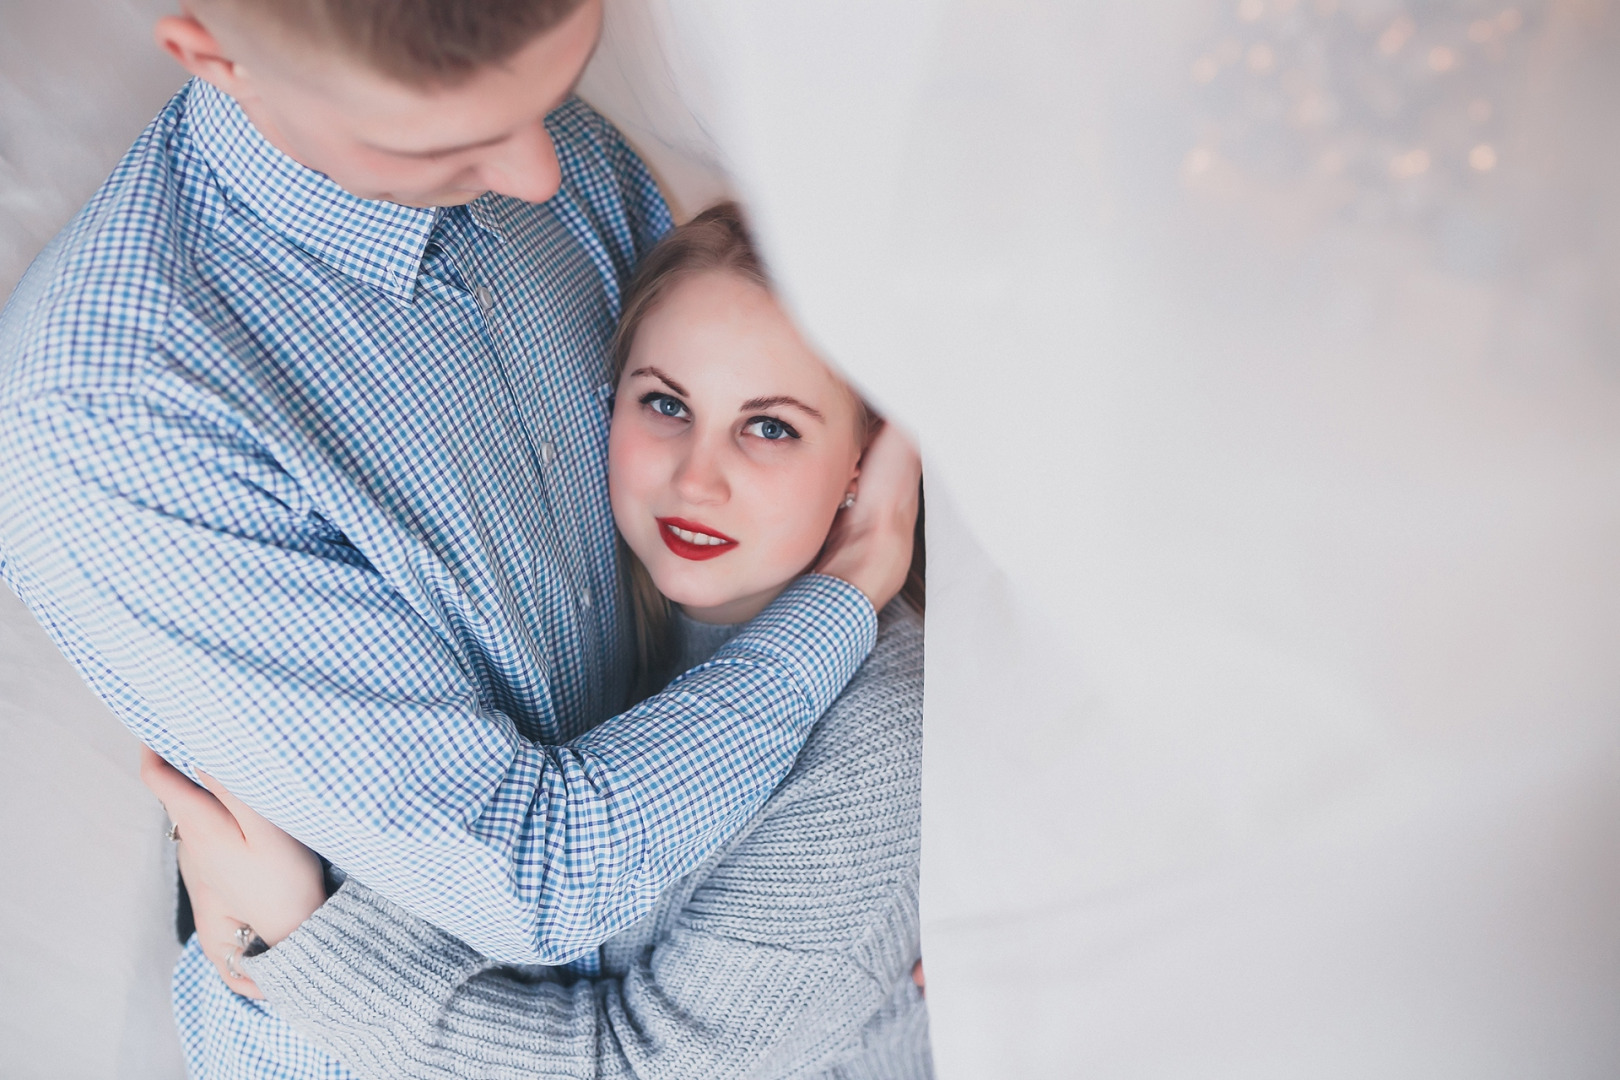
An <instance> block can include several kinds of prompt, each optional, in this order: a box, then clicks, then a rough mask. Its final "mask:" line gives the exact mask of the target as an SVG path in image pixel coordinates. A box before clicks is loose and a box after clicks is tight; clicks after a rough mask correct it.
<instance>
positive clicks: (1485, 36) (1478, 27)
mask: <svg viewBox="0 0 1620 1080" xmlns="http://www.w3.org/2000/svg"><path fill="white" fill-rule="evenodd" d="M1495 36H1496V24H1495V23H1493V22H1491V20H1489V19H1476V20H1475V21H1474V22H1472V23H1470V24H1469V27H1468V40H1469V41H1472V42H1473V43H1474V44H1476V45H1483V44H1485V43H1486V42H1487V41H1489V40H1491V38H1493V37H1495Z"/></svg>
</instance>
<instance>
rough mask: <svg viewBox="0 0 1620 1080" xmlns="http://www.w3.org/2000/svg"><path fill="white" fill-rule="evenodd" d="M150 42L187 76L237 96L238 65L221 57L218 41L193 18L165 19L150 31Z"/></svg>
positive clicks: (169, 17)
mask: <svg viewBox="0 0 1620 1080" xmlns="http://www.w3.org/2000/svg"><path fill="white" fill-rule="evenodd" d="M152 39H153V40H154V41H156V42H157V45H158V48H160V49H162V50H163V51H164V52H166V53H168V54H169V55H170V56H172V57H174V60H175V63H177V64H179V65H180V66H181V67H183V68H185V69H186V70H187V71H189V72H191V74H193V75H195V76H197V77H198V78H199V79H202V80H203V81H205V82H210V83H213V84H214V85H215V86H217V87H219V88H220V89H221V90H223V91H225V92H226V93H227V94H230V95H231V96H232V97H240V96H241V95H240V91H241V90H242V72H241V71H240V70H239V65H238V64H237V63H236V61H234V60H232V59H230V58H229V57H227V56H226V55H225V50H224V49H223V48H222V47H221V46H220V43H219V39H218V38H216V37H214V34H213V31H211V30H209V29H208V27H206V26H204V25H203V24H202V23H201V22H199V21H198V20H197V18H196V16H194V15H165V16H164V17H163V18H161V19H159V20H158V21H157V25H156V26H154V27H153V28H152Z"/></svg>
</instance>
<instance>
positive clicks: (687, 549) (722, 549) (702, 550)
mask: <svg viewBox="0 0 1620 1080" xmlns="http://www.w3.org/2000/svg"><path fill="white" fill-rule="evenodd" d="M656 520H657V522H658V535H659V536H662V537H663V538H664V546H665V547H667V548H669V550H671V551H673V552H674V553H675V554H677V555H679V556H680V557H681V558H683V559H691V560H692V561H693V562H702V561H703V560H704V559H712V558H714V557H715V556H716V555H724V554H725V553H726V552H728V551H730V550H731V549H732V548H734V547H736V546H737V541H735V540H733V539H732V538H731V537H729V536H727V535H725V534H724V533H718V532H715V531H714V530H713V529H711V528H709V527H708V526H707V525H699V524H698V523H697V522H695V521H687V520H686V519H685V518H673V517H672V518H657V519H656ZM676 529H680V530H681V531H682V532H687V533H701V534H703V535H704V536H711V537H713V538H714V539H716V540H718V541H720V543H718V544H698V543H693V542H692V541H691V540H687V539H684V538H683V537H680V536H678V535H676V533H675V530H676Z"/></svg>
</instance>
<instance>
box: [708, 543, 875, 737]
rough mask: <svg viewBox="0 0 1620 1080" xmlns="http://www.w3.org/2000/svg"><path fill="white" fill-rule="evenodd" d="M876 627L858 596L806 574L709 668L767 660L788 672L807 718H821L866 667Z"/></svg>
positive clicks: (836, 582) (835, 581)
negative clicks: (735, 660)
mask: <svg viewBox="0 0 1620 1080" xmlns="http://www.w3.org/2000/svg"><path fill="white" fill-rule="evenodd" d="M877 625H878V620H877V612H876V611H874V610H873V609H872V602H871V601H870V600H868V599H867V598H866V594H865V593H863V592H861V590H859V589H857V588H856V587H855V586H853V585H851V584H850V583H849V582H847V581H844V580H842V579H840V578H835V577H829V576H827V575H826V574H805V575H804V576H803V577H800V578H799V579H798V580H797V581H795V582H793V584H791V585H789V586H788V587H787V588H786V589H784V590H783V591H782V595H780V596H778V597H777V598H776V599H775V600H773V601H772V602H771V605H770V606H769V607H767V608H766V609H765V610H764V611H762V612H760V613H759V615H757V616H755V618H754V621H753V622H751V623H749V624H748V626H747V627H745V628H744V629H743V630H742V632H741V633H739V634H738V635H737V636H736V637H734V638H732V639H731V640H730V641H728V642H726V644H725V645H723V646H722V647H721V648H720V650H719V651H718V652H716V653H715V654H714V657H713V659H712V660H711V661H710V663H711V664H716V663H723V662H725V660H726V659H727V658H728V657H737V656H745V655H753V656H759V657H763V658H766V659H768V660H769V661H770V662H772V663H773V664H775V665H777V666H778V667H779V668H780V669H781V670H783V671H784V672H786V674H787V675H788V677H789V678H790V679H791V680H792V682H793V685H794V687H795V688H796V689H797V690H798V692H799V693H800V694H801V695H802V696H803V697H804V699H805V701H806V704H807V705H808V707H809V709H810V712H811V715H812V716H813V717H819V716H820V715H821V714H822V713H824V712H826V711H827V708H828V706H830V705H831V704H832V703H833V700H834V699H835V698H837V697H838V695H839V694H841V693H843V691H844V687H845V685H847V684H848V683H849V680H850V678H851V677H853V676H854V674H855V671H856V669H858V668H859V667H860V666H861V664H862V663H864V662H865V661H866V656H867V654H868V653H870V652H871V651H872V646H873V644H874V643H876V641H877ZM705 666H706V665H705Z"/></svg>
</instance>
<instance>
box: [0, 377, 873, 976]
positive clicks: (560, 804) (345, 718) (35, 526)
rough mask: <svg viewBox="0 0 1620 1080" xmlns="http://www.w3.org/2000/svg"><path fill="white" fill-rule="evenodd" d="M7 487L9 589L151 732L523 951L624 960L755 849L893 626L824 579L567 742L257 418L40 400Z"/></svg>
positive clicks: (22, 418) (388, 882) (250, 798)
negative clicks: (846, 691)
mask: <svg viewBox="0 0 1620 1080" xmlns="http://www.w3.org/2000/svg"><path fill="white" fill-rule="evenodd" d="M0 489H3V490H5V491H6V492H7V498H6V501H5V504H4V507H3V509H0V514H3V518H0V543H3V548H4V555H5V560H6V573H7V577H8V579H9V580H10V581H11V582H12V584H13V586H14V587H15V588H16V589H17V591H18V592H19V594H20V595H21V596H22V597H23V599H24V600H25V601H27V602H29V603H30V604H31V605H33V606H35V607H36V609H44V610H47V611H48V613H49V615H48V618H47V619H46V620H45V621H46V622H47V624H48V628H49V629H51V630H52V632H53V633H55V634H56V635H57V636H58V640H59V641H63V642H64V644H69V642H68V641H67V639H68V638H70V637H71V638H72V639H73V640H72V642H71V648H70V649H69V651H70V654H71V655H73V656H74V657H75V658H76V659H79V660H80V662H81V666H89V665H88V664H86V663H85V661H86V659H87V658H90V657H93V658H94V662H95V666H96V667H97V673H96V678H97V681H98V685H99V686H107V685H112V684H114V683H115V684H116V686H117V687H118V694H117V697H116V699H115V700H113V701H111V702H110V703H111V704H112V705H113V706H114V708H116V709H117V710H118V711H119V712H120V713H121V714H122V715H123V717H124V718H125V720H126V721H127V722H128V723H129V724H130V726H131V727H132V728H134V729H135V731H136V733H137V734H138V735H140V736H141V737H142V738H143V739H145V740H146V741H147V742H149V743H151V744H153V745H154V746H157V747H158V748H159V749H160V750H163V751H165V752H166V753H170V754H172V755H174V756H177V757H180V758H181V759H182V760H180V761H178V762H177V764H181V765H182V766H185V767H190V768H201V769H204V770H206V771H208V772H210V773H212V774H214V775H215V776H217V777H218V778H219V779H220V780H222V781H223V782H224V783H225V784H226V785H227V786H229V787H230V788H231V789H232V790H233V791H236V792H237V793H238V794H239V795H240V796H241V797H242V798H243V799H244V800H245V801H246V802H248V803H249V804H250V805H253V806H254V807H255V808H257V809H259V810H260V811H261V812H263V813H264V814H265V816H267V817H268V818H270V819H271V820H272V821H275V822H276V823H277V824H279V825H281V826H283V827H284V828H286V829H287V830H288V831H289V832H291V833H293V835H295V836H297V837H298V838H299V839H301V840H303V841H305V842H306V843H308V844H309V845H310V846H311V847H313V848H315V849H316V850H318V851H321V852H322V853H323V854H325V855H327V856H328V857H329V858H331V859H332V860H333V861H335V862H337V863H338V864H339V865H340V866H342V867H344V868H345V869H346V870H348V871H349V872H350V873H352V874H355V875H357V876H358V877H360V878H361V879H362V880H365V881H366V882H368V883H369V884H371V885H373V886H374V887H375V888H377V889H378V890H379V891H381V892H382V893H383V894H385V895H387V896H389V897H390V898H392V899H394V900H396V901H398V902H399V903H401V904H403V905H404V906H406V907H407V908H409V909H410V910H412V911H414V912H416V913H417V914H419V915H421V916H423V917H424V918H426V919H428V920H430V921H431V922H433V923H435V924H436V925H439V926H441V927H444V928H445V929H447V930H450V931H451V932H453V933H455V934H456V935H457V936H459V937H461V938H463V939H465V940H467V941H469V942H471V943H473V944H474V945H475V946H476V947H477V948H478V949H479V950H480V951H482V952H485V953H487V954H489V955H492V956H497V957H500V958H502V959H506V960H510V961H514V962H540V963H560V962H563V961H565V960H568V959H570V958H572V957H573V956H576V955H578V954H579V953H580V952H582V951H584V950H585V949H588V948H590V947H592V946H594V945H596V944H597V943H599V942H600V941H601V940H603V939H604V938H606V937H608V936H610V935H611V934H612V933H614V932H615V931H616V930H618V929H619V928H621V927H623V926H625V925H627V924H628V923H629V922H631V921H633V920H634V919H635V918H636V917H637V916H638V915H639V914H640V913H641V912H643V911H645V910H646V908H647V906H648V905H649V904H650V903H651V901H652V899H653V897H655V896H656V895H657V893H658V892H659V890H660V889H661V888H662V887H663V885H664V884H665V883H667V882H668V881H670V880H672V879H673V878H675V877H677V876H679V875H680V874H681V873H684V872H685V870H687V869H689V868H690V867H691V866H693V865H695V864H696V863H697V862H698V861H699V860H701V859H702V858H703V857H704V855H706V854H707V853H709V852H711V851H713V850H714V849H715V848H716V847H717V846H718V845H719V844H720V843H722V842H723V841H724V840H725V839H726V838H727V837H728V836H730V835H731V834H732V833H733V832H734V831H735V829H736V828H737V826H738V825H739V824H740V823H741V822H743V821H744V820H746V819H747V818H748V816H749V815H750V814H751V813H752V812H753V811H754V810H755V809H756V808H757V807H758V806H759V805H760V803H761V802H762V801H763V800H764V798H765V797H766V796H767V795H768V794H769V792H770V790H771V789H772V788H773V787H774V785H775V784H776V783H777V782H778V781H779V780H780V778H781V777H782V775H783V774H785V772H786V771H787V769H788V767H789V766H790V764H791V762H792V759H793V755H794V754H795V753H796V752H797V750H798V748H799V746H800V745H801V744H802V742H803V739H804V736H805V734H806V732H807V731H808V729H809V726H810V724H811V723H812V722H813V721H814V720H815V718H816V717H817V716H818V715H819V714H820V713H821V712H822V710H824V709H825V708H826V706H827V705H828V704H829V703H830V702H831V701H832V699H833V698H834V697H835V696H836V695H837V693H838V691H839V690H840V689H841V688H842V686H843V684H844V682H845V681H846V680H847V679H848V678H849V676H850V674H851V673H852V672H853V671H854V670H855V668H856V667H857V666H858V665H859V664H860V662H861V659H862V658H863V657H864V656H865V654H866V652H867V650H868V649H869V648H870V644H871V641H872V636H873V633H874V625H875V619H874V617H873V615H872V610H871V605H870V604H869V603H868V601H867V599H866V598H865V597H864V596H863V595H862V594H861V593H860V592H859V591H857V589H855V588H853V587H851V586H850V585H849V584H846V583H845V582H842V581H838V580H834V579H831V578H827V577H813V578H808V579H805V580H804V581H802V582H801V583H799V584H797V585H795V586H794V587H793V588H792V589H790V590H789V591H788V593H786V594H784V596H783V598H782V599H781V600H780V601H779V602H778V603H777V604H775V605H773V606H772V608H771V609H769V610H768V611H767V612H766V613H765V614H764V615H763V616H762V617H761V619H760V620H757V622H756V624H755V625H754V626H753V627H751V628H750V629H749V630H748V631H746V632H744V633H743V634H740V635H739V636H738V638H737V639H736V640H735V641H734V642H733V643H731V644H730V645H728V646H727V648H726V649H725V650H723V651H722V653H721V654H720V655H718V656H717V657H716V658H715V662H714V663H713V664H711V665H710V666H709V667H707V668H706V669H704V670H703V671H700V672H698V673H697V674H695V675H693V676H691V677H689V678H687V679H685V680H682V681H681V682H680V683H679V684H678V685H677V686H675V687H674V688H673V689H672V690H671V691H670V692H668V693H666V694H663V695H660V696H659V697H657V698H654V699H651V700H649V701H648V702H645V703H643V704H642V705H641V706H639V707H638V708H637V709H636V710H634V711H632V712H630V713H627V714H624V715H623V716H620V717H617V718H615V719H613V720H610V721H609V722H607V723H606V724H604V725H602V726H601V727H599V728H598V729H596V730H595V731H593V732H591V733H590V734H589V735H587V736H585V737H584V738H582V739H580V740H577V741H576V742H574V743H572V744H569V745H567V746H539V745H535V744H532V743H529V742H527V741H525V740H523V739H521V738H520V737H518V735H517V734H516V732H515V730H514V727H513V725H512V723H511V722H510V721H509V719H508V718H506V717H505V716H503V715H502V714H501V713H500V712H499V711H497V710H495V709H493V708H491V707H490V706H489V705H488V703H486V702H483V701H481V700H480V698H479V694H478V692H477V689H476V686H475V684H474V683H473V681H472V679H471V678H470V677H469V674H468V672H467V670H466V664H467V660H466V658H464V657H462V656H459V655H458V654H457V653H456V652H455V650H454V649H452V648H451V647H450V645H449V644H448V643H447V641H446V640H445V639H444V638H443V637H441V636H440V635H439V634H438V633H437V632H435V630H434V628H433V627H432V626H431V625H430V624H429V622H428V621H427V620H426V619H424V617H423V616H422V615H421V614H420V613H418V612H417V611H415V610H413V609H412V608H411V607H410V606H409V605H408V604H407V603H406V602H405V601H404V600H403V598H402V597H401V596H400V595H399V594H398V593H397V592H396V591H395V590H393V589H392V588H390V587H389V585H388V584H387V582H386V581H385V580H383V578H382V577H381V575H379V574H378V573H377V572H376V571H375V570H374V569H372V568H371V567H370V565H369V564H368V563H366V561H365V559H364V558H363V557H362V556H361V555H360V553H359V552H357V551H355V550H354V549H353V548H350V547H348V546H347V545H345V544H342V543H340V542H337V541H333V540H330V539H328V538H326V537H325V536H324V535H323V534H322V533H321V532H320V531H319V530H318V529H315V528H313V527H312V524H311V521H310V520H309V518H308V513H307V509H305V508H304V507H303V506H302V505H301V504H300V497H301V496H300V495H299V493H298V492H297V490H296V485H294V484H292V482H291V481H290V478H288V477H287V476H286V475H285V474H284V473H283V472H282V471H281V470H280V469H279V468H278V467H277V466H276V464H275V462H274V461H273V460H272V459H271V458H270V457H269V455H268V454H266V453H265V452H264V451H263V450H262V448H260V447H258V446H256V445H255V444H254V443H253V442H252V440H251V439H250V438H248V437H247V436H246V435H245V434H244V433H243V432H242V431H240V430H236V429H235V428H234V427H233V426H232V424H231V422H230V420H229V418H221V417H217V416H213V417H211V416H209V415H207V414H206V412H205V411H204V410H200V409H197V408H192V407H190V405H189V403H188V406H187V407H181V406H179V405H177V404H175V403H174V402H172V401H170V400H153V399H149V398H146V397H142V396H139V395H134V394H102V395H95V396H89V395H82V394H81V395H67V394H60V395H50V396H42V397H38V398H35V399H33V400H31V401H29V402H27V403H25V404H24V405H21V406H13V407H12V408H11V410H10V411H9V413H8V414H7V415H5V416H4V417H0Z"/></svg>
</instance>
